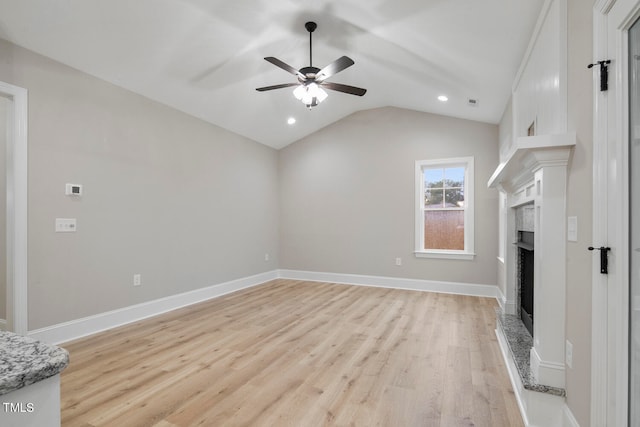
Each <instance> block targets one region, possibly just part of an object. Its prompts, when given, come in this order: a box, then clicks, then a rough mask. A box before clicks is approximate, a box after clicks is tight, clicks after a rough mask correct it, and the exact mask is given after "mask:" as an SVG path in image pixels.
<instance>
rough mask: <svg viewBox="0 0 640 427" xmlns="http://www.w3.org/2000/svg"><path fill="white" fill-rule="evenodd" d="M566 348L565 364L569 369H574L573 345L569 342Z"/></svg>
mask: <svg viewBox="0 0 640 427" xmlns="http://www.w3.org/2000/svg"><path fill="white" fill-rule="evenodd" d="M565 347H566V348H565V350H566V351H565V363H566V364H567V366H568V367H570V368H573V344H571V341H569V340H567V342H566V345H565Z"/></svg>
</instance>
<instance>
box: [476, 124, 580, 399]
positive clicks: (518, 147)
mask: <svg viewBox="0 0 640 427" xmlns="http://www.w3.org/2000/svg"><path fill="white" fill-rule="evenodd" d="M575 144H576V134H575V133H567V134H556V135H539V136H529V137H521V138H518V139H517V140H516V141H515V144H514V148H513V149H512V150H511V152H510V154H509V155H508V156H507V158H506V160H505V161H504V162H502V163H500V165H498V167H497V168H496V170H495V172H494V174H493V175H492V176H491V178H490V179H489V182H488V186H489V187H490V188H497V189H499V190H500V191H502V192H504V193H505V194H506V196H507V215H506V218H507V220H506V225H505V226H506V236H507V245H506V247H505V271H506V277H505V284H506V303H505V312H507V313H508V314H516V313H515V307H516V304H517V301H516V299H517V289H516V286H517V255H518V254H517V247H516V246H515V245H512V244H510V243H514V242H515V241H516V235H517V230H516V220H515V218H516V216H515V208H516V207H518V206H521V205H523V204H532V205H533V206H534V232H535V234H534V247H535V251H534V280H533V281H534V283H533V287H534V312H533V314H534V316H533V317H534V325H533V348H532V349H531V360H530V362H531V374H532V376H533V378H534V379H535V381H536V382H537V383H538V384H541V385H547V386H552V387H559V388H564V386H565V360H564V350H565V289H566V283H565V281H566V278H565V259H566V225H565V224H566V191H567V190H566V189H567V166H568V163H569V158H570V156H571V151H572V148H573V146H575Z"/></svg>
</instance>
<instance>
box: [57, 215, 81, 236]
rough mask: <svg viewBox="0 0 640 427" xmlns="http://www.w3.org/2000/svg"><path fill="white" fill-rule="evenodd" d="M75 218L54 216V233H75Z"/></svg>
mask: <svg viewBox="0 0 640 427" xmlns="http://www.w3.org/2000/svg"><path fill="white" fill-rule="evenodd" d="M76 228H77V227H76V219H75V218H56V233H75V232H76Z"/></svg>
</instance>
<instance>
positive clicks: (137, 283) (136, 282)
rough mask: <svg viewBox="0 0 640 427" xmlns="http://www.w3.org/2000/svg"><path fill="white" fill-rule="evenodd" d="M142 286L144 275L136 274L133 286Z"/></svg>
mask: <svg viewBox="0 0 640 427" xmlns="http://www.w3.org/2000/svg"><path fill="white" fill-rule="evenodd" d="M141 285H142V275H141V274H134V275H133V286H141Z"/></svg>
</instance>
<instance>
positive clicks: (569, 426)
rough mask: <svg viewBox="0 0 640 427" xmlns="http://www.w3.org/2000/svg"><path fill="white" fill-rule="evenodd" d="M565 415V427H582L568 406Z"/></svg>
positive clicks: (565, 408)
mask: <svg viewBox="0 0 640 427" xmlns="http://www.w3.org/2000/svg"><path fill="white" fill-rule="evenodd" d="M563 415H564V427H580V424H578V420H576V417H574V416H573V412H571V409H569V407H568V406H567V405H564V411H563Z"/></svg>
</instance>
